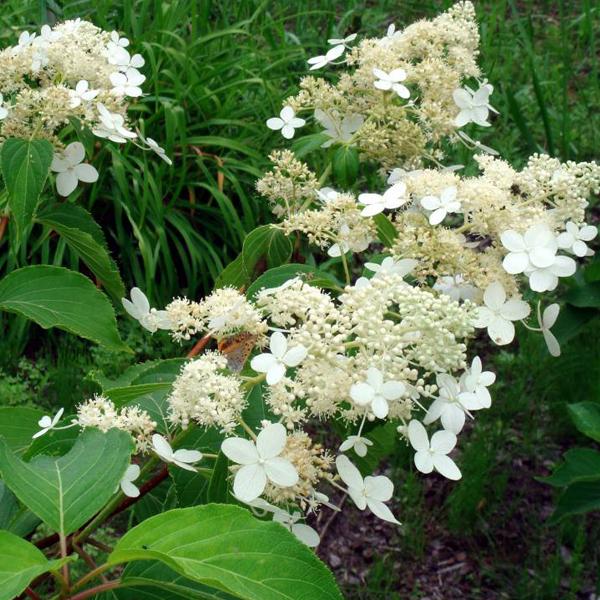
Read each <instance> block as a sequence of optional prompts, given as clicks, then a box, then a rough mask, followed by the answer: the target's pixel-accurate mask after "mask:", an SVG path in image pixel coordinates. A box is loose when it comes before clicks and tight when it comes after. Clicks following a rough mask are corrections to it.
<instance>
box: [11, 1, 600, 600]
mask: <svg viewBox="0 0 600 600" xmlns="http://www.w3.org/2000/svg"><path fill="white" fill-rule="evenodd" d="M450 4H451V2H446V1H443V2H414V1H406V2H402V1H398V0H396V1H391V0H379V1H378V2H369V1H368V0H347V1H345V2H340V1H335V0H303V1H302V2H295V3H291V2H288V1H284V0H265V1H262V2H260V1H259V0H244V1H243V2H232V1H229V0H178V1H176V0H171V1H164V0H121V1H119V2H116V1H114V0H77V1H74V2H59V1H55V0H3V2H2V7H1V8H2V10H1V11H0V45H1V46H4V45H8V44H10V43H12V42H13V41H14V39H15V38H16V36H17V34H18V31H19V30H20V29H23V28H27V27H39V26H40V25H41V24H42V23H43V22H47V21H50V22H51V21H53V20H54V19H62V18H73V17H76V16H80V17H82V18H88V19H90V20H92V21H94V22H95V23H96V24H97V25H99V26H101V27H103V28H106V29H112V28H116V27H118V28H119V29H120V30H121V31H123V32H124V33H126V34H127V35H128V37H130V39H132V40H133V44H134V48H136V49H137V50H139V51H141V52H142V53H143V54H144V56H145V57H146V62H147V65H146V68H145V69H144V72H145V74H146V75H147V76H148V79H149V81H148V83H147V85H146V89H147V90H149V91H150V90H151V91H150V93H149V95H147V96H146V97H144V99H143V100H141V101H140V102H139V103H138V104H137V105H136V107H135V110H136V111H137V116H138V117H139V119H140V127H141V128H142V129H143V130H144V132H145V133H146V134H147V135H149V136H151V137H153V138H154V139H156V140H157V141H158V142H159V143H160V144H161V145H163V146H164V147H165V148H166V149H167V152H168V153H169V154H170V155H171V156H173V158H174V161H175V167H174V168H172V169H169V168H168V167H167V166H166V165H164V164H162V163H161V162H160V161H157V160H156V159H154V158H152V157H149V158H146V157H145V156H142V155H140V153H138V152H135V150H134V149H131V151H128V150H127V149H125V151H124V152H123V149H121V148H119V151H118V152H116V151H114V152H113V151H112V150H111V149H110V147H108V146H104V147H103V149H102V150H99V155H98V156H96V157H94V159H93V160H94V164H96V165H97V166H98V170H99V172H100V173H101V179H100V181H99V182H98V183H97V184H96V185H94V186H93V187H90V188H87V189H86V190H84V191H80V192H79V194H80V197H79V198H77V202H78V203H79V204H80V205H81V206H83V207H85V208H86V209H87V210H89V211H90V212H91V213H92V214H93V216H94V218H95V219H96V220H97V221H98V222H99V223H100V224H101V226H102V228H103V230H104V231H105V233H106V236H107V241H108V245H109V248H110V250H111V253H112V256H113V258H114V259H115V261H116V262H117V264H118V266H119V270H120V272H121V275H122V277H123V280H124V282H125V285H126V286H127V287H131V286H132V285H134V284H135V285H138V286H140V287H142V288H143V289H145V290H146V292H147V293H148V295H149V296H150V298H151V300H152V301H153V303H154V304H156V305H161V304H163V303H164V302H166V301H168V300H169V299H170V298H171V297H172V296H173V295H180V294H181V295H183V294H187V295H189V296H190V297H196V298H197V297H198V296H199V295H201V294H202V293H203V292H204V291H206V290H208V289H210V288H211V287H212V285H213V282H214V280H215V279H216V278H217V276H218V275H219V273H220V271H221V270H222V268H223V267H224V265H226V264H227V263H228V262H229V261H230V260H231V259H232V258H234V257H235V256H236V255H237V254H238V253H239V252H240V250H241V245H242V240H243V238H244V235H245V233H247V232H249V231H250V230H252V229H253V228H255V227H256V226H257V225H259V224H261V223H264V222H266V220H267V219H268V215H267V213H266V211H265V208H264V206H263V204H262V203H261V201H260V199H258V198H257V195H256V193H255V191H254V181H255V179H256V178H257V176H258V175H259V174H260V173H261V172H262V170H263V169H264V168H265V166H266V164H267V155H268V153H269V151H270V150H271V149H272V148H273V147H274V146H275V145H276V144H278V143H279V142H278V141H277V139H276V137H277V136H273V135H272V134H271V133H270V132H269V131H268V130H267V128H266V127H265V126H264V122H265V120H266V119H267V118H268V117H270V116H273V115H274V114H276V113H277V112H278V110H279V107H280V104H281V100H282V98H283V97H285V96H286V95H288V94H289V93H291V92H292V91H293V90H294V88H295V86H296V85H297V81H298V78H299V77H300V76H301V75H302V74H304V73H306V72H307V71H306V62H305V61H306V59H307V58H308V57H309V56H312V55H315V54H319V53H320V52H321V50H322V49H323V48H324V46H325V44H326V39H327V37H330V36H331V35H333V34H336V35H337V34H343V33H349V32H351V31H360V33H361V34H369V32H372V31H377V32H381V31H382V30H383V29H384V28H385V27H387V25H388V24H389V23H390V22H395V23H396V24H397V26H402V25H405V24H407V23H409V22H412V21H413V20H415V19H416V18H419V17H422V16H432V15H434V14H436V13H438V12H440V11H441V10H444V9H445V8H447V7H448V6H449V5H450ZM476 4H477V9H478V13H479V18H480V23H481V35H482V45H481V50H482V56H481V65H482V69H483V71H484V72H485V73H486V74H487V75H488V77H489V79H490V81H491V82H492V83H493V84H494V86H495V92H494V95H493V104H494V106H495V107H496V108H497V109H498V110H499V111H500V117H499V118H497V119H496V121H495V122H494V126H493V127H492V128H490V130H489V131H487V132H486V137H484V138H482V142H483V143H485V144H488V145H490V146H492V147H494V148H496V149H497V150H499V152H500V153H501V155H503V156H504V157H505V158H506V159H507V160H509V161H510V162H512V163H513V164H515V165H516V166H519V165H522V164H523V163H524V161H525V160H526V157H527V155H529V154H531V153H532V152H537V151H544V152H548V153H550V154H553V155H556V156H559V157H560V158H561V159H563V160H567V159H573V160H591V159H594V158H597V157H598V155H599V152H598V149H599V145H600V130H599V129H598V125H599V121H600V111H598V103H599V99H600V80H599V78H598V41H597V36H598V31H599V28H600V7H599V6H598V5H597V3H596V2H593V0H580V1H579V2H565V1H556V2H542V1H538V2H534V1H532V0H528V1H520V2H516V1H513V0H485V1H483V0H482V1H480V2H477V3H476ZM98 148H100V146H98ZM465 161H466V155H462V154H461V151H460V150H458V153H457V155H455V156H452V157H450V160H449V162H450V163H455V162H456V163H460V162H465ZM592 220H593V221H596V220H597V219H592ZM6 245H7V241H6V239H4V240H3V241H0V275H2V276H3V275H6V274H7V273H9V272H12V271H13V270H14V269H15V268H17V267H19V266H23V265H25V264H35V263H42V262H43V263H46V264H54V265H64V266H67V267H70V268H75V269H79V270H81V271H83V272H86V270H85V267H84V266H83V265H82V264H80V258H79V257H78V256H76V255H75V254H73V253H72V252H71V251H70V250H68V249H67V248H66V246H65V245H64V242H62V241H60V240H59V239H57V238H56V237H50V236H48V235H47V233H46V231H45V230H44V228H43V226H41V225H40V226H39V227H38V228H36V229H34V231H33V234H32V237H31V239H29V240H28V243H27V244H26V245H23V246H22V247H21V250H20V254H19V255H18V256H17V257H16V258H15V259H14V260H12V259H9V256H8V252H7V247H6ZM595 264H596V265H597V263H595ZM596 268H597V267H596ZM2 319H3V321H2V325H3V335H2V337H1V339H0V404H1V405H16V404H23V405H33V404H35V405H38V406H39V405H41V406H42V407H49V406H54V407H56V406H58V405H65V406H70V405H71V406H72V405H73V404H74V403H76V402H78V401H80V400H81V399H82V398H84V397H85V395H86V394H89V393H90V392H91V391H93V390H94V389H95V386H96V384H95V383H94V377H91V376H90V377H87V378H86V377H85V375H86V374H87V373H88V372H89V371H90V370H91V369H92V368H94V369H96V370H97V371H103V372H104V374H105V375H106V376H108V377H116V376H118V375H119V374H120V373H121V372H122V371H123V370H124V369H125V368H126V367H127V366H128V364H129V361H130V360H131V358H130V356H129V355H128V354H127V353H125V352H112V351H111V352H109V351H107V350H103V349H99V348H91V349H90V346H89V344H87V343H83V342H81V341H79V340H76V339H74V338H72V337H67V336H64V335H61V334H58V333H56V332H53V333H49V332H44V331H42V330H40V329H38V328H37V327H36V326H34V325H31V324H28V323H25V321H23V320H22V319H19V318H16V317H6V316H3V317H2ZM120 325H121V330H122V333H123V336H124V339H125V340H126V342H127V343H128V345H129V346H130V347H132V348H133V349H134V350H135V351H136V352H138V357H139V358H156V357H161V356H162V357H166V356H177V355H181V352H182V351H181V349H179V348H177V347H175V346H173V345H172V344H171V343H170V342H167V341H166V339H165V337H164V336H155V337H152V338H151V337H149V336H147V335H145V334H144V333H142V332H141V331H140V330H139V328H138V327H136V326H133V325H131V324H130V323H129V322H127V321H123V323H121V324H120ZM522 333H525V332H522ZM598 338H599V336H598V326H597V321H592V322H590V323H589V324H588V326H587V328H586V329H585V330H584V331H583V332H582V333H581V334H580V335H579V337H575V338H573V339H572V340H571V341H570V343H569V344H568V345H567V346H566V347H565V350H564V354H563V356H562V357H561V358H560V359H559V360H554V359H549V358H548V357H547V355H546V354H545V350H544V349H543V348H542V345H541V344H542V342H541V341H540V340H538V339H530V338H529V337H528V336H526V335H524V336H522V338H521V340H522V341H521V347H520V348H516V347H513V348H511V349H509V350H508V351H504V352H502V353H500V354H499V355H498V356H497V358H496V371H497V372H498V375H499V378H498V379H499V381H501V382H502V384H501V385H498V386H496V389H495V394H494V397H495V405H494V406H493V408H492V410H490V411H487V412H486V413H485V414H484V415H482V417H480V418H479V420H478V427H477V428H476V430H475V431H474V432H473V433H472V434H471V435H470V436H466V437H465V441H466V442H467V443H466V444H465V445H464V446H463V449H462V451H463V455H462V457H461V461H462V468H463V471H464V472H465V478H464V480H463V482H461V483H458V484H447V483H444V484H441V483H440V481H439V480H438V479H436V478H435V477H432V478H428V479H424V478H421V477H418V476H414V475H413V474H408V475H406V474H403V475H400V473H401V471H400V470H399V469H398V471H399V473H398V478H400V480H401V485H400V486H399V493H398V498H397V504H398V506H397V511H398V514H400V515H401V518H402V521H403V522H404V523H405V524H406V525H405V527H404V528H403V529H402V530H401V533H400V534H399V535H398V536H395V537H393V538H388V537H386V536H389V535H390V532H389V528H387V529H383V528H380V526H379V525H375V524H374V523H373V522H372V521H370V520H368V519H367V520H365V519H364V518H363V517H362V515H361V516H360V517H359V516H358V513H357V515H356V523H353V522H352V520H351V519H350V520H349V521H346V522H341V520H339V521H333V522H332V523H331V525H330V526H329V528H328V531H329V533H328V535H327V536H326V537H325V540H324V543H323V545H322V548H321V551H320V552H321V555H322V557H323V558H324V559H325V560H326V561H327V562H329V564H330V565H331V566H332V567H334V570H335V572H336V574H337V576H338V579H339V580H340V581H341V582H342V583H343V584H345V585H346V589H347V594H348V596H349V597H357V598H392V597H394V594H398V596H397V597H402V598H405V597H415V598H420V597H422V596H424V595H428V596H429V597H431V598H438V597H439V598H444V599H445V600H447V599H452V598H455V597H456V598H464V597H469V598H491V597H498V598H501V597H503V598H560V599H562V598H578V597H586V598H587V597H588V595H589V594H590V593H596V592H598V593H600V589H598V585H599V583H598V581H597V580H598V566H597V564H598V563H597V560H598V553H599V550H598V544H597V540H598V534H599V532H600V524H599V522H598V519H597V518H596V519H594V518H593V517H592V516H588V517H571V518H568V519H566V520H564V521H563V522H561V523H560V524H558V525H551V524H549V523H548V522H547V517H548V516H549V515H550V513H551V511H552V508H553V498H555V497H556V494H555V492H554V491H553V490H552V488H550V487H549V486H546V485H543V484H542V483H540V482H537V481H536V480H535V479H534V477H535V476H537V475H546V474H548V472H549V467H550V466H551V465H552V464H553V463H555V462H556V461H557V460H558V458H559V456H560V455H561V454H562V452H563V451H564V450H565V449H567V448H569V447H572V446H574V445H580V446H589V440H586V439H585V438H583V436H581V437H579V434H578V433H577V431H576V429H575V428H574V426H573V425H572V424H571V421H570V419H569V418H568V414H567V410H566V408H565V406H566V404H567V403H574V402H582V401H595V402H598V401H599V400H600V395H599V383H600V367H599V362H600V361H599V357H600V350H599V347H598ZM481 352H485V349H484V348H482V350H481ZM467 438H468V439H467ZM406 464H407V461H406V460H404V459H403V457H402V453H401V452H400V454H399V456H398V459H397V464H396V465H394V464H392V465H390V468H392V469H395V468H397V467H400V466H401V467H402V468H404V466H405V465H406ZM402 473H405V471H402ZM158 501H160V499H159V500H158ZM338 540H344V544H345V545H346V546H347V548H346V549H344V547H343V546H342V544H341V542H339V541H338ZM368 540H371V542H369V541H368ZM369 544H371V546H370V550H371V551H370V552H369ZM377 555H383V558H375V556H377ZM357 557H358V558H357ZM411 594H412V596H411ZM436 594H437V595H436ZM439 594H441V595H439ZM467 594H468V595H467Z"/></svg>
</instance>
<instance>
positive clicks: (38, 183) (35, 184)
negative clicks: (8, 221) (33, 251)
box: [0, 138, 54, 240]
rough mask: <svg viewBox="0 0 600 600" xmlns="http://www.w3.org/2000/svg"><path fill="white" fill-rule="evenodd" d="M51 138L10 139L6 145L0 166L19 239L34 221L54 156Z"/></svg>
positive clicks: (3, 148)
mask: <svg viewBox="0 0 600 600" xmlns="http://www.w3.org/2000/svg"><path fill="white" fill-rule="evenodd" d="M53 153H54V151H53V149H52V144H51V143H50V142H48V141H47V140H20V139H14V138H11V139H8V140H5V141H4V143H3V144H2V151H1V153H0V167H1V168H2V175H3V177H4V182H5V183H6V188H7V190H8V205H9V207H10V211H11V213H12V216H13V218H14V222H15V224H16V232H17V240H20V239H21V238H22V237H23V233H24V232H25V229H26V228H27V227H28V226H29V225H30V224H31V221H32V220H33V217H34V216H35V211H36V209H37V205H38V200H39V197H40V194H41V192H42V189H43V187H44V183H45V182H46V178H47V177H48V171H49V169H50V164H51V163H52V155H53Z"/></svg>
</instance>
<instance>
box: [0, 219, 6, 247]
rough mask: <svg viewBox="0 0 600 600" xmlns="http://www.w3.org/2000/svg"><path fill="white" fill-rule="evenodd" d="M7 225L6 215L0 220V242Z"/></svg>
mask: <svg viewBox="0 0 600 600" xmlns="http://www.w3.org/2000/svg"><path fill="white" fill-rule="evenodd" d="M7 225H8V217H7V216H6V215H4V216H3V217H2V218H0V242H1V241H2V238H3V237H4V234H5V233H6V226H7Z"/></svg>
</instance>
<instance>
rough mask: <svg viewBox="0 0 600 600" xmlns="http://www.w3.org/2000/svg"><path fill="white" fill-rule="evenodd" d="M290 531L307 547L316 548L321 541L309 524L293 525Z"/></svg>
mask: <svg viewBox="0 0 600 600" xmlns="http://www.w3.org/2000/svg"><path fill="white" fill-rule="evenodd" d="M292 533H293V534H294V535H295V536H296V537H297V538H298V539H299V540H300V541H301V542H302V543H304V544H306V545H307V546H308V547H309V548H316V547H317V546H318V545H319V543H320V542H321V538H320V537H319V534H318V533H317V532H316V531H315V530H314V529H313V528H312V527H311V526H310V525H305V524H304V523H298V524H295V525H293V526H292Z"/></svg>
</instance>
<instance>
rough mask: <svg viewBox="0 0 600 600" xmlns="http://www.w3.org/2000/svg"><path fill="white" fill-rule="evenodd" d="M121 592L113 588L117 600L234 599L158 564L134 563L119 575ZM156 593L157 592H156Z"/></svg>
mask: <svg viewBox="0 0 600 600" xmlns="http://www.w3.org/2000/svg"><path fill="white" fill-rule="evenodd" d="M121 583H122V584H123V585H124V586H125V588H124V589H117V590H116V591H115V594H116V596H117V598H118V599H119V600H157V599H159V598H160V600H235V599H236V598H239V596H231V595H230V594H228V593H227V592H222V591H219V590H216V589H214V588H211V587H208V586H206V585H202V584H201V583H197V582H196V581H192V580H191V579H187V578H185V577H183V576H182V575H180V574H179V573H177V572H175V571H173V570H172V569H169V567H167V565H164V564H163V563H161V562H158V561H156V562H153V561H152V562H150V561H143V562H134V563H130V564H128V565H127V567H126V568H125V570H124V571H123V575H122V576H121ZM159 590H160V592H159Z"/></svg>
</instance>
